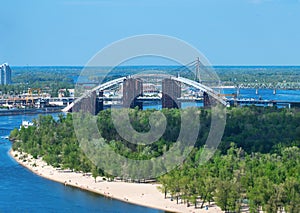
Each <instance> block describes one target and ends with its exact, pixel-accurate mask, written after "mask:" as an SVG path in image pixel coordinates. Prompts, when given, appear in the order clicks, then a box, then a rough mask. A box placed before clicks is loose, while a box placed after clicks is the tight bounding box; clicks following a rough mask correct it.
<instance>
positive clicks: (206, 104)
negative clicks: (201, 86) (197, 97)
mask: <svg viewBox="0 0 300 213" xmlns="http://www.w3.org/2000/svg"><path fill="white" fill-rule="evenodd" d="M203 106H204V108H209V107H210V106H211V102H210V98H209V95H208V94H207V93H206V92H203Z"/></svg>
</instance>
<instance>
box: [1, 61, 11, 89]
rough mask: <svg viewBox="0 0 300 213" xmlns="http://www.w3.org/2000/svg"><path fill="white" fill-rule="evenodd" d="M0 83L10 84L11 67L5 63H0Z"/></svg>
mask: <svg viewBox="0 0 300 213" xmlns="http://www.w3.org/2000/svg"><path fill="white" fill-rule="evenodd" d="M0 84H1V85H8V84H11V69H10V67H9V65H8V64H7V63H5V64H2V65H0Z"/></svg>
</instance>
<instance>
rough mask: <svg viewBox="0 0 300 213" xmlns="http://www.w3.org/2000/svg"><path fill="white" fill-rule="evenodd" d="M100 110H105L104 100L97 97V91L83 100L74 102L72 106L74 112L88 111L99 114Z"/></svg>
mask: <svg viewBox="0 0 300 213" xmlns="http://www.w3.org/2000/svg"><path fill="white" fill-rule="evenodd" d="M101 106H102V107H101ZM100 110H103V100H101V99H100V98H97V94H96V91H94V92H92V93H90V94H88V95H87V96H86V97H84V98H82V100H81V101H80V102H78V103H76V104H74V106H73V108H72V112H88V113H90V114H92V115H97V114H98V113H99V112H100Z"/></svg>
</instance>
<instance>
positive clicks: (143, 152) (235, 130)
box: [10, 106, 300, 213]
mask: <svg viewBox="0 0 300 213" xmlns="http://www.w3.org/2000/svg"><path fill="white" fill-rule="evenodd" d="M197 110H198V111H199V113H198V114H199V119H200V125H201V128H200V130H199V135H198V138H197V141H196V143H195V145H194V148H193V150H192V152H191V153H190V154H189V156H188V158H187V159H186V160H185V162H184V163H183V164H182V165H180V166H178V167H177V168H176V169H174V170H172V171H171V172H169V173H167V174H165V175H162V176H160V177H158V178H157V181H158V182H159V183H161V187H160V190H161V191H162V192H163V193H165V197H168V196H171V197H172V199H174V200H176V201H177V203H178V202H184V203H186V205H188V206H190V205H195V207H196V208H200V207H201V208H202V207H203V205H204V203H205V202H211V201H214V202H215V203H216V204H217V205H218V206H219V207H220V208H221V209H222V210H223V211H226V212H242V210H243V208H249V210H250V212H259V211H260V210H263V211H264V212H277V211H282V212H283V211H285V212H291V213H293V212H300V148H299V147H300V111H299V110H298V109H276V108H271V107H266V108H261V107H255V106H251V107H243V108H228V109H227V111H226V114H227V116H226V117H227V118H226V127H225V131H224V135H223V138H222V141H221V144H220V145H219V147H218V150H217V152H216V153H215V154H214V156H213V157H212V158H211V159H209V161H208V162H206V163H204V164H199V158H200V156H201V153H202V152H203V149H204V148H203V147H204V145H205V142H206V139H207V136H208V132H209V128H210V124H211V111H210V110H209V109H197ZM154 111H155V110H144V111H141V110H138V109H131V110H130V112H129V117H130V121H131V125H132V126H133V128H134V129H135V130H137V131H138V132H147V131H148V130H149V128H150V125H149V116H150V115H151V114H152V113H153V112H154ZM181 111H182V110H179V109H163V110H161V112H162V113H163V114H164V115H165V117H166V120H167V124H168V125H167V127H166V131H165V133H164V134H163V136H162V137H161V138H160V139H159V140H158V141H156V142H154V143H152V144H151V145H136V144H130V143H129V142H127V141H125V140H124V139H122V138H121V137H120V136H119V135H118V133H117V131H116V129H115V128H114V126H113V123H112V118H111V112H110V110H104V111H101V112H100V113H99V114H98V115H97V116H96V119H97V125H98V128H99V132H100V133H101V135H102V137H103V138H104V141H105V143H107V144H108V145H109V146H110V147H111V148H112V149H113V150H114V151H115V152H117V153H119V154H121V155H123V156H125V157H127V158H131V159H151V158H155V157H157V156H160V155H162V154H163V153H164V152H165V151H166V150H169V149H170V148H171V147H172V145H173V144H174V143H175V142H176V139H177V138H178V133H179V130H180V113H181ZM85 122H86V121H85V120H84V119H83V120H82V126H83V128H84V127H85V128H86V126H85V125H86V123H85ZM34 123H35V125H34V126H30V127H28V128H24V127H22V128H21V130H20V131H19V130H18V129H14V130H13V131H12V132H11V134H10V139H11V140H12V141H14V143H13V146H12V148H13V149H14V150H19V151H21V152H25V153H29V154H31V155H32V156H33V157H34V158H38V157H43V160H44V161H46V162H47V163H48V164H50V165H53V166H54V167H60V168H62V169H71V170H74V171H83V172H91V173H92V176H93V177H94V178H95V179H96V177H97V176H100V175H101V176H106V177H107V178H113V177H112V176H111V175H110V174H107V173H105V172H104V171H102V170H101V169H100V168H99V167H97V166H95V165H94V164H93V163H92V162H91V161H90V160H89V158H88V157H87V156H86V155H85V153H84V152H83V151H82V149H81V148H80V144H79V142H78V141H77V138H76V134H75V131H74V125H73V116H72V114H67V115H66V116H64V115H60V116H59V119H58V120H57V121H56V120H54V118H53V117H52V116H49V115H48V116H39V117H38V119H36V120H34ZM111 162H112V161H111V160H107V161H105V162H103V163H111ZM148 166H149V165H148ZM116 167H117V166H116ZM116 169H118V168H116ZM149 169H150V170H151V169H154V168H151V165H150V168H149ZM133 171H134V170H133ZM134 177H135V175H134V173H133V178H134ZM120 178H121V179H126V178H129V177H120ZM199 199H200V200H201V202H200V203H199V202H197V200H199Z"/></svg>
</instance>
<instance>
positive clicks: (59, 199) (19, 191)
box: [0, 114, 162, 213]
mask: <svg viewBox="0 0 300 213" xmlns="http://www.w3.org/2000/svg"><path fill="white" fill-rule="evenodd" d="M56 116H57V114H56ZM34 117H37V115H27V116H25V115H17V116H1V117H0V178H1V179H0V212H143V213H154V212H162V211H159V210H156V209H150V208H145V207H141V206H136V205H131V204H128V203H124V202H121V201H117V200H111V199H107V198H104V197H102V196H99V195H96V194H93V193H89V192H86V191H82V190H80V189H77V188H72V187H70V186H67V187H65V186H64V185H63V184H60V183H56V182H53V181H50V180H47V179H44V178H41V177H39V176H37V175H35V174H33V173H32V172H30V171H29V170H27V169H25V168H24V167H22V166H20V165H19V164H18V163H16V162H15V161H14V160H13V159H12V158H11V157H10V156H9V154H8V151H9V149H10V148H11V143H10V142H9V141H8V140H7V139H5V136H8V135H9V133H10V131H11V130H12V129H13V128H15V127H17V128H19V125H20V124H21V122H22V120H32V119H33V118H34Z"/></svg>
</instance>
